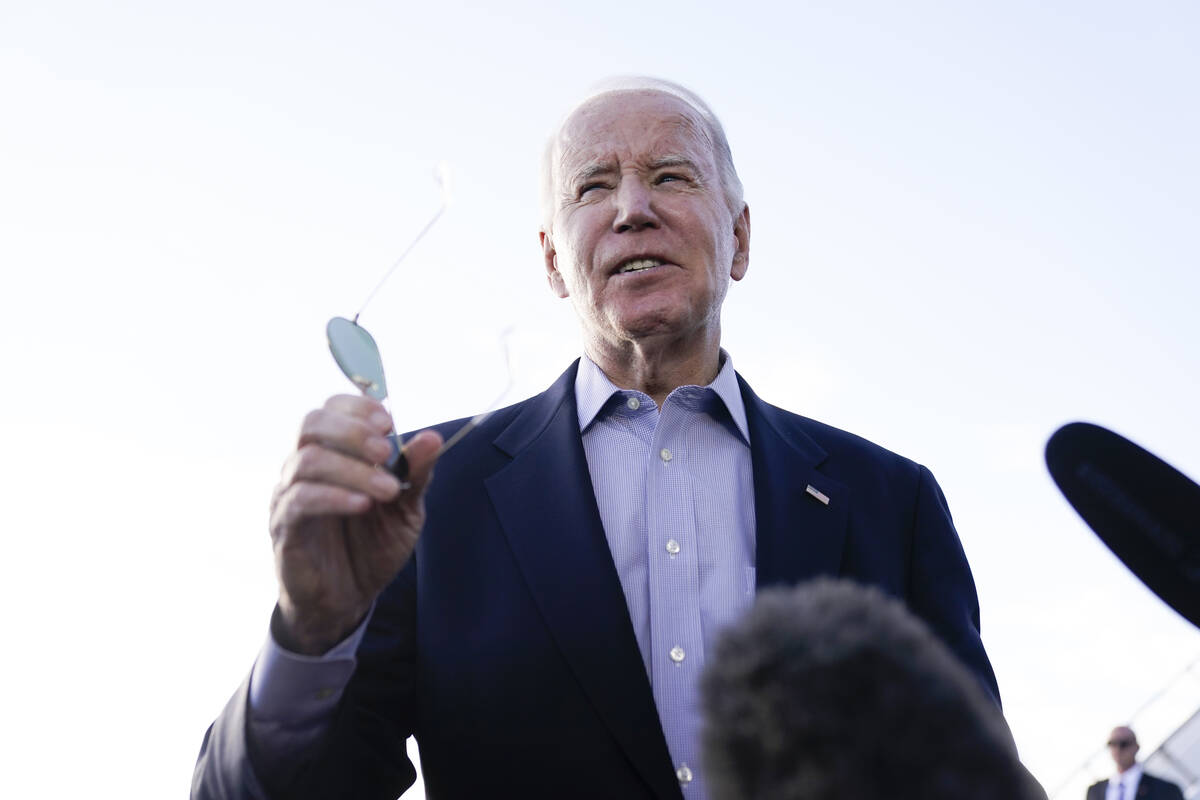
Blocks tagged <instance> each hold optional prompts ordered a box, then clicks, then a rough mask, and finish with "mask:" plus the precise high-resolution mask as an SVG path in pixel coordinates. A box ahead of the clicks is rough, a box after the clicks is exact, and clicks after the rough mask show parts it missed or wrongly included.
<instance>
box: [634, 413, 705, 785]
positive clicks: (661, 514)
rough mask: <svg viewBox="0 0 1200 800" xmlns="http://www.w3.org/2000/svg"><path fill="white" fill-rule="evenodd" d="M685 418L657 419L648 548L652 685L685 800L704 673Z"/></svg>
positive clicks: (692, 776) (695, 762)
mask: <svg viewBox="0 0 1200 800" xmlns="http://www.w3.org/2000/svg"><path fill="white" fill-rule="evenodd" d="M687 416H688V415H687V414H686V413H685V411H684V410H683V409H681V408H680V407H679V406H678V405H677V404H675V403H673V402H671V401H670V400H668V401H667V402H666V403H664V405H663V408H662V410H661V412H660V414H659V418H658V425H657V427H656V428H655V431H654V437H653V439H652V442H651V446H650V453H649V463H648V465H647V492H646V500H647V508H646V516H647V520H646V522H647V526H646V527H647V534H648V536H647V548H648V561H649V566H650V569H649V575H650V583H651V586H650V629H651V641H652V642H653V647H654V652H653V654H652V657H651V659H650V661H651V665H652V676H651V682H652V687H653V691H654V699H655V702H656V704H657V705H658V708H659V716H660V718H661V719H662V720H663V728H664V733H665V734H666V737H667V744H668V747H669V749H670V751H671V757H672V759H673V761H674V765H675V769H676V777H677V778H678V779H679V782H680V785H681V787H682V788H683V789H684V790H685V793H686V794H690V793H691V792H688V791H687V790H688V788H689V787H691V786H693V785H694V784H695V782H696V780H697V778H698V776H697V774H696V771H697V767H698V766H699V757H698V756H699V754H698V753H697V752H695V750H696V748H697V747H698V743H697V742H695V741H692V740H691V739H692V737H689V736H687V731H689V730H698V720H697V718H696V717H697V715H698V707H697V700H696V687H697V682H698V677H699V675H700V671H701V669H702V668H703V666H704V642H703V636H702V632H701V619H700V576H699V561H698V558H697V530H696V515H695V504H694V498H693V496H692V492H693V486H692V478H691V474H690V470H689V467H688V457H689V453H688V449H687V446H686V442H685V433H686V431H685V430H684V428H685V426H686V424H687Z"/></svg>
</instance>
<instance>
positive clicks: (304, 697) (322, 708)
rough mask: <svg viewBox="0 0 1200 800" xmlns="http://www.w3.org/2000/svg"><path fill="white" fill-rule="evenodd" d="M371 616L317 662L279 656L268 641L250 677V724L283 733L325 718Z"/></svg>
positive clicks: (351, 666) (280, 649) (271, 640)
mask: <svg viewBox="0 0 1200 800" xmlns="http://www.w3.org/2000/svg"><path fill="white" fill-rule="evenodd" d="M374 610H375V609H374V606H372V608H371V610H370V611H368V612H367V615H366V617H364V618H363V621H362V622H361V623H360V624H359V626H358V627H357V628H355V629H354V631H353V632H352V633H351V634H350V635H349V636H347V637H346V638H345V639H343V640H342V641H341V642H339V643H338V644H337V645H335V646H334V647H333V649H331V650H329V651H328V652H327V653H325V654H324V655H320V656H306V655H301V654H299V653H293V652H291V651H289V650H285V649H284V648H283V647H281V646H280V645H279V643H278V642H277V641H276V640H275V637H274V635H268V636H267V641H266V643H265V644H264V645H263V648H262V650H261V651H260V652H259V654H258V660H257V661H255V662H254V668H253V670H251V672H250V716H251V718H252V719H253V720H254V721H256V722H270V723H276V724H279V725H283V726H287V727H293V726H297V725H304V724H306V723H313V722H320V721H322V720H324V719H326V718H328V717H329V716H330V715H331V714H332V713H333V710H334V709H335V708H337V704H338V701H339V700H341V698H342V692H343V691H345V689H346V684H348V683H349V682H350V678H351V676H352V675H354V668H355V666H356V665H357V663H358V662H357V659H356V658H355V654H356V653H357V652H358V645H359V643H361V642H362V638H363V635H364V634H365V633H366V630H367V623H368V622H370V620H371V613H372V612H373V611H374ZM278 613H279V609H278V608H276V609H275V614H278ZM272 621H274V620H272Z"/></svg>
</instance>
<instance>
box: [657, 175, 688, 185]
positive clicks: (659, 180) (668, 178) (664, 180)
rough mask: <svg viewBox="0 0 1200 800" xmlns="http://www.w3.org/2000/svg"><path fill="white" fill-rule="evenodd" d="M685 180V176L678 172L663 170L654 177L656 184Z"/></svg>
mask: <svg viewBox="0 0 1200 800" xmlns="http://www.w3.org/2000/svg"><path fill="white" fill-rule="evenodd" d="M686 180H687V177H686V176H683V175H680V174H678V173H675V172H664V173H662V174H661V175H659V176H657V177H655V179H654V182H655V183H656V184H662V183H673V182H675V181H686Z"/></svg>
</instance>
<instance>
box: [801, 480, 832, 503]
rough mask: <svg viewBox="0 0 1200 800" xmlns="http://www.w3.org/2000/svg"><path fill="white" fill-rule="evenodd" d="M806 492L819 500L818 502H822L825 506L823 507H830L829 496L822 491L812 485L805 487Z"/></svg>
mask: <svg viewBox="0 0 1200 800" xmlns="http://www.w3.org/2000/svg"><path fill="white" fill-rule="evenodd" d="M804 491H806V492H808V493H809V494H811V495H812V496H813V497H815V498H817V500H819V501H821V505H823V506H827V505H829V495H827V494H825V493H824V492H822V491H821V490H820V489H818V488H817V487H815V486H813V485H812V484H811V483H810V484H809V485H808V486H806V487H804Z"/></svg>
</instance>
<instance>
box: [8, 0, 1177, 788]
mask: <svg viewBox="0 0 1200 800" xmlns="http://www.w3.org/2000/svg"><path fill="white" fill-rule="evenodd" d="M575 5H576V6H577V7H576V8H575V9H574V10H566V9H563V8H560V7H559V6H558V4H551V3H549V2H546V0H541V2H519V1H518V2H508V3H505V4H493V3H469V2H455V1H453V0H451V2H443V3H439V4H434V3H398V2H359V3H342V4H333V3H317V2H288V3H284V2H226V1H222V0H210V1H209V2H205V3H199V2H174V3H162V2H150V1H149V0H145V1H144V2H129V1H128V0H112V2H107V3H103V4H100V3H84V2H64V1H62V0H59V1H55V0H49V1H47V2H40V3H36V4H35V3H21V4H17V3H16V2H14V0H5V2H3V4H2V5H0V117H2V120H3V121H0V267H2V269H3V273H2V274H3V284H2V286H3V288H2V289H0V325H3V329H2V334H3V347H4V350H3V368H2V372H0V375H2V376H3V380H4V391H3V393H2V397H3V399H2V400H0V402H2V403H3V413H2V414H0V442H2V443H3V444H2V446H3V455H4V457H3V458H0V492H2V506H0V508H2V509H3V528H2V530H3V537H4V552H5V557H4V559H3V561H2V566H0V570H2V579H0V593H2V594H0V600H2V602H3V609H4V617H3V619H4V627H5V629H6V633H7V646H6V647H5V656H4V663H5V664H6V665H7V668H6V670H5V671H6V673H7V674H8V676H9V677H8V678H7V679H6V681H5V684H6V686H7V689H8V695H9V698H8V700H7V702H6V703H5V708H4V712H3V719H4V723H3V726H2V727H0V731H2V733H0V736H2V737H3V741H2V742H0V745H2V748H3V752H4V753H5V754H6V757H5V759H4V760H5V762H6V766H5V768H4V770H3V772H2V774H0V794H2V795H4V796H22V797H38V796H45V797H50V796H54V797H66V796H74V795H85V794H86V795H88V796H122V797H166V796H180V795H182V794H184V793H185V792H186V787H187V785H188V782H189V780H190V776H191V769H192V763H193V760H194V758H195V755H196V752H197V749H198V747H199V744H200V740H201V737H202V735H203V732H204V729H205V727H206V726H207V724H208V722H209V721H210V720H211V718H212V717H213V716H214V715H215V714H216V713H217V712H218V711H219V710H220V708H221V707H222V705H223V704H224V702H225V699H226V698H227V697H228V695H229V694H230V693H231V692H232V691H233V690H234V688H235V687H236V686H237V684H238V683H239V681H240V680H241V679H242V677H243V675H244V674H245V672H246V671H247V670H248V669H249V667H250V664H251V662H252V660H253V658H254V655H255V653H256V652H257V649H258V647H259V645H260V643H261V641H262V638H263V636H264V635H265V632H266V622H267V618H268V615H269V612H270V609H271V605H272V602H273V597H274V578H273V574H272V564H271V557H270V548H269V544H268V538H267V533H266V519H267V504H268V500H269V496H270V491H271V487H272V486H273V484H274V482H275V480H276V478H277V476H278V470H279V466H280V465H281V463H282V461H283V459H284V457H285V456H286V454H287V452H288V450H289V448H290V447H291V445H292V443H293V439H294V436H295V432H296V429H297V426H298V424H299V421H300V419H301V417H302V416H303V414H304V413H305V412H306V411H307V410H308V409H309V408H311V407H315V406H316V405H319V404H320V403H321V402H322V400H323V398H324V397H325V396H326V395H328V394H331V393H334V392H340V391H346V390H348V388H349V387H348V384H346V383H345V381H344V378H342V376H341V375H340V373H339V372H338V371H337V369H336V367H335V366H334V364H333V362H332V360H331V359H330V358H329V355H328V353H327V351H326V349H325V343H324V331H323V329H324V324H325V321H326V319H327V318H328V317H329V316H331V315H334V314H342V315H351V314H353V312H354V311H355V310H356V309H357V307H358V305H359V304H360V303H361V302H362V300H363V298H364V297H365V296H366V294H367V292H368V290H369V289H370V288H371V286H372V285H373V284H374V282H375V280H376V279H377V278H378V277H379V276H380V275H381V274H382V272H383V271H384V270H385V269H386V268H387V267H388V266H389V265H390V263H391V261H392V260H393V259H394V258H395V256H396V255H397V254H398V253H399V251H400V250H401V249H402V248H403V247H404V245H405V244H406V243H407V242H408V241H409V239H410V238H411V237H412V235H413V234H414V233H415V232H416V230H417V229H418V228H419V227H420V226H421V225H422V224H423V223H424V221H425V220H426V219H427V218H428V216H429V215H430V214H431V213H432V212H433V210H434V209H435V208H436V205H437V191H436V187H435V185H434V183H433V181H432V179H431V177H430V176H431V174H432V167H433V165H434V164H435V163H437V162H438V161H443V160H444V161H447V162H449V163H450V165H451V168H452V170H453V173H454V177H455V205H454V206H453V207H452V209H451V210H450V212H449V214H448V215H447V216H446V217H445V219H444V220H443V221H442V222H441V223H440V224H439V226H438V227H437V228H436V229H435V230H434V232H433V233H432V234H431V235H430V237H429V238H428V239H427V240H426V241H425V242H424V243H423V244H422V245H421V246H420V248H419V249H418V250H417V251H415V253H414V255H413V256H412V258H411V259H410V260H409V261H408V262H407V263H406V264H405V265H404V266H403V267H402V268H401V271H400V272H399V273H398V274H397V275H396V277H395V278H393V280H392V281H391V283H389V284H388V286H387V287H386V288H385V289H384V290H383V292H382V293H381V294H380V295H379V296H378V298H377V299H376V300H375V301H374V302H373V304H372V305H371V306H370V307H369V308H368V310H367V311H366V313H365V314H364V315H363V319H362V321H363V323H364V324H365V325H367V326H368V327H370V328H371V329H372V331H373V332H374V333H375V334H376V337H377V339H378V340H379V342H380V344H381V347H382V349H383V351H384V354H385V360H386V362H387V366H388V370H389V378H390V384H391V386H392V390H393V394H394V395H395V396H396V401H395V404H394V411H395V413H396V416H397V417H398V422H399V425H400V426H401V427H404V428H413V427H417V426H419V425H423V424H427V423H432V422H435V421H438V420H441V419H448V418H452V417H457V416H462V415H465V414H469V413H472V412H474V411H477V410H479V409H480V407H481V406H484V405H486V404H487V403H488V401H489V400H490V398H491V396H492V395H493V394H494V392H495V391H496V389H497V388H498V387H499V386H500V385H501V384H502V382H503V376H502V369H501V367H500V365H499V356H498V351H497V348H496V337H497V334H498V333H499V332H500V331H501V330H502V329H503V328H505V327H506V326H508V325H510V324H513V323H516V325H517V330H516V334H515V336H514V338H513V358H514V362H515V367H516V373H517V379H518V384H519V386H518V388H517V390H516V392H515V393H514V398H517V397H523V396H525V395H528V394H531V393H533V392H536V391H538V390H540V389H541V388H543V387H544V386H545V385H548V384H549V383H550V381H552V380H553V379H554V377H556V376H557V375H558V374H559V372H561V370H562V369H563V368H565V367H566V365H567V364H568V363H569V361H570V359H572V358H573V357H575V355H577V353H578V351H579V340H578V335H577V332H576V328H575V323H574V319H573V316H572V314H571V311H570V309H569V305H568V304H567V303H566V302H563V301H559V300H557V299H555V298H554V297H553V296H552V295H551V294H550V293H549V292H548V291H547V290H546V288H545V279H544V277H543V273H542V267H541V260H540V254H539V250H538V249H537V239H536V233H537V224H538V209H537V180H536V174H537V162H538V158H539V155H540V150H541V147H542V143H543V141H544V139H545V137H546V135H547V134H548V133H549V131H550V129H551V128H552V126H553V125H554V123H555V122H556V120H557V118H558V116H559V115H560V114H561V112H562V111H564V110H565V108H566V107H567V106H569V105H570V103H571V102H572V101H573V100H574V99H575V98H577V97H578V96H579V95H580V94H581V93H582V92H583V91H585V90H586V88H587V87H588V86H589V85H590V84H591V83H592V82H594V81H596V80H598V79H600V78H603V77H605V76H607V75H612V74H626V73H647V74H652V75H658V76H662V77H667V78H671V79H674V80H677V81H680V82H682V83H684V84H685V85H688V86H690V87H691V88H693V89H695V90H696V91H698V92H699V93H700V94H701V95H702V96H704V97H705V98H706V99H707V100H709V101H710V102H711V103H712V105H713V106H714V108H715V109H716V110H717V113H718V114H720V115H721V116H722V118H723V120H724V122H725V125H726V128H727V131H728V133H729V137H730V140H731V142H732V144H733V150H734V156H735V159H736V162H737V165H738V168H739V171H740V173H741V176H742V179H743V181H744V183H745V185H746V196H747V199H748V201H749V202H750V205H751V208H752V213H753V240H752V248H751V268H750V272H749V274H748V276H747V278H746V280H745V281H743V282H742V283H740V284H736V285H735V286H734V287H733V288H732V290H731V292H730V296H729V299H728V301H727V304H726V313H725V331H726V336H725V346H726V347H727V348H728V349H729V350H730V352H731V353H732V354H733V357H734V360H735V363H736V365H737V367H738V369H739V370H740V371H741V372H742V374H743V375H745V376H746V377H747V379H748V380H749V381H750V382H751V383H752V384H753V385H754V387H755V388H756V390H757V391H758V392H759V393H760V394H761V395H762V396H763V397H765V398H767V399H768V400H770V401H772V402H774V403H776V404H778V405H782V406H785V407H787V408H789V409H792V410H795V411H798V412H800V413H803V414H806V415H809V416H812V417H816V418H818V419H821V420H823V421H826V422H829V423H832V424H834V425H837V426H839V427H844V428H847V429H850V430H853V431H855V432H856V433H859V434H862V435H864V436H867V437H868V438H871V439H874V440H875V441H877V442H879V443H881V444H883V445H885V446H887V447H890V448H892V449H895V450H898V451H899V452H902V453H904V454H906V455H908V456H910V457H912V458H914V459H916V460H918V461H921V462H922V463H924V464H926V465H928V466H929V467H930V468H931V469H932V470H933V471H934V473H935V474H936V475H937V477H938V478H939V480H940V481H941V483H942V485H943V487H944V489H945V490H946V494H947V496H948V498H949V501H950V505H951V510H952V511H953V513H954V515H955V518H956V521H957V523H958V527H959V530H960V533H961V535H962V539H963V543H964V546H965V547H966V550H967V553H968V556H969V557H970V560H971V563H972V565H973V568H974V570H975V576H976V580H977V583H978V587H979V593H980V598H981V603H982V608H983V634H984V640H985V643H986V645H987V647H988V651H989V653H990V655H991V658H992V661H993V663H994V665H995V667H996V671H997V673H998V677H999V681H1000V686H1001V690H1002V693H1003V695H1004V701H1005V709H1006V712H1007V714H1008V717H1009V720H1010V723H1011V725H1012V728H1013V730H1014V733H1015V735H1016V737H1017V740H1018V743H1019V745H1020V747H1021V750H1022V754H1023V756H1024V758H1025V760H1026V762H1027V763H1028V765H1029V766H1030V768H1031V769H1032V770H1033V772H1034V773H1035V774H1036V775H1037V776H1038V777H1039V778H1040V779H1041V780H1042V781H1043V782H1044V783H1045V784H1046V786H1047V788H1054V787H1055V786H1056V785H1057V784H1059V783H1061V782H1062V781H1063V780H1065V779H1066V778H1067V777H1068V776H1069V775H1070V773H1071V772H1072V770H1073V769H1074V768H1075V767H1076V766H1077V765H1078V764H1079V763H1080V762H1081V761H1082V760H1083V759H1084V758H1085V757H1086V756H1088V754H1090V753H1091V752H1093V751H1094V749H1095V748H1096V747H1097V746H1099V745H1101V744H1102V743H1103V741H1104V739H1105V737H1106V735H1107V732H1108V730H1109V728H1110V727H1111V726H1112V725H1113V724H1115V723H1117V722H1121V721H1123V720H1125V719H1126V718H1127V717H1128V716H1129V715H1130V714H1132V713H1133V711H1134V710H1135V709H1136V708H1137V707H1138V706H1139V705H1140V704H1141V703H1142V702H1143V701H1144V700H1145V699H1146V698H1147V697H1149V696H1151V695H1152V694H1153V693H1154V692H1155V691H1156V690H1157V689H1158V688H1159V687H1160V686H1161V685H1162V684H1163V683H1164V682H1166V681H1167V680H1168V679H1169V678H1171V677H1172V676H1174V675H1176V674H1178V673H1179V672H1180V671H1181V670H1182V669H1184V667H1186V665H1188V664H1189V663H1191V662H1192V661H1193V660H1194V659H1195V658H1196V657H1197V655H1200V632H1198V631H1197V630H1196V629H1195V628H1193V627H1192V626H1191V625H1189V624H1188V623H1186V622H1185V621H1184V620H1182V619H1181V618H1180V617H1178V616H1177V615H1176V614H1174V613H1173V612H1172V611H1171V610H1170V609H1169V608H1167V607H1166V606H1165V605H1163V604H1162V603H1161V602H1159V601H1158V600H1157V599H1156V598H1155V597H1154V596H1153V595H1151V594H1150V593H1148V592H1147V591H1146V590H1145V589H1144V588H1142V586H1141V585H1140V583H1139V582H1138V581H1137V580H1136V578H1134V577H1133V576H1132V575H1130V574H1129V573H1128V572H1127V571H1126V570H1125V569H1124V568H1123V567H1122V566H1121V564H1120V563H1119V562H1118V561H1117V560H1116V559H1115V558H1114V557H1113V556H1112V555H1111V554H1110V553H1109V552H1108V551H1107V550H1106V549H1105V548H1104V546H1103V545H1102V544H1101V543H1100V542H1099V540H1098V539H1096V538H1095V537H1094V536H1093V535H1092V534H1091V533H1090V532H1089V531H1088V530H1087V528H1086V527H1085V526H1084V524H1083V523H1082V522H1081V521H1080V520H1079V519H1078V518H1077V517H1076V516H1075V514H1074V512H1073V511H1072V510H1071V509H1070V508H1069V506H1067V504H1066V503H1065V501H1063V499H1062V498H1061V496H1060V495H1059V494H1058V492H1057V490H1056V489H1055V487H1054V485H1053V484H1052V482H1051V480H1050V478H1049V477H1048V475H1047V473H1046V471H1045V468H1044V464H1043V460H1042V447H1043V445H1044V442H1045V440H1046V438H1047V437H1048V436H1049V435H1050V433H1052V432H1053V431H1054V430H1055V429H1056V428H1057V427H1058V426H1059V425H1061V424H1063V423H1065V422H1067V421H1070V420H1074V419H1085V420H1090V421H1095V422H1098V423H1100V424H1103V425H1106V426H1109V427H1111V428H1113V429H1115V430H1117V431H1119V432H1121V433H1123V434H1125V435H1127V436H1129V437H1130V438H1132V439H1134V440H1135V441H1137V442H1139V443H1140V444H1142V445H1144V446H1146V447H1147V448H1149V449H1150V450H1152V451H1154V452H1156V453H1157V454H1159V455H1160V456H1162V457H1164V458H1165V459H1166V460H1168V461H1170V462H1171V463H1173V464H1174V465H1176V466H1177V467H1179V468H1180V469H1182V470H1183V471H1184V472H1186V473H1188V474H1189V475H1192V476H1193V477H1195V476H1200V426H1197V424H1196V422H1195V416H1196V412H1195V410H1196V408H1197V405H1198V401H1200V383H1198V379H1197V375H1198V373H1200V370H1198V367H1200V355H1198V349H1197V343H1198V341H1200V323H1198V322H1197V311H1196V309H1197V301H1198V299H1200V277H1198V273H1200V271H1198V270H1197V266H1198V263H1197V262H1198V258H1197V254H1198V247H1197V211H1198V210H1200V209H1198V206H1200V202H1198V200H1197V190H1196V187H1197V186H1198V185H1200V158H1198V156H1197V147H1196V142H1197V141H1200V104H1197V102H1196V84H1197V76H1198V75H1200V55H1198V53H1200V49H1198V48H1197V47H1196V42H1197V40H1198V38H1200V11H1197V6H1196V5H1195V4H1192V3H1188V2H1178V3H1169V2H1143V3H1139V4H1136V5H1135V4H1129V3H1106V2H1073V3H1071V2H1068V3H1056V4H1045V3H1033V2H1008V3H1003V4H1001V3H992V4H985V3H975V4H960V3H949V2H946V3H937V2H913V3H903V4H896V3H882V2H881V3H834V2H821V3H819V2H800V3H794V4H790V8H787V9H784V8H782V7H781V6H776V5H775V4H768V3H761V2H755V1H753V0H746V1H745V2H739V3H730V4H718V3H712V2H707V0H704V1H701V0H696V1H694V2H688V3H675V2H664V3H645V2H628V1H626V0H617V2H609V3H604V4H593V5H590V6H585V5H584V4H575ZM1048 5H1053V6H1055V7H1056V9H1057V10H1051V9H1048V8H1047V6H1048ZM1194 707H1195V706H1194V705H1192V706H1191V707H1190V708H1184V707H1182V706H1181V707H1180V708H1179V714H1178V716H1179V717H1180V718H1182V717H1183V716H1184V714H1185V713H1188V712H1190V711H1191V710H1193V709H1194ZM1163 726H1164V727H1163V728H1162V729H1161V730H1158V731H1157V732H1155V731H1154V730H1149V729H1147V730H1143V731H1142V739H1143V744H1144V745H1149V746H1153V744H1154V743H1155V742H1154V738H1155V736H1158V737H1160V738H1161V736H1162V735H1164V734H1165V733H1166V732H1167V730H1168V729H1169V727H1170V725H1169V724H1168V723H1165V722H1164V723H1163Z"/></svg>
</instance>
